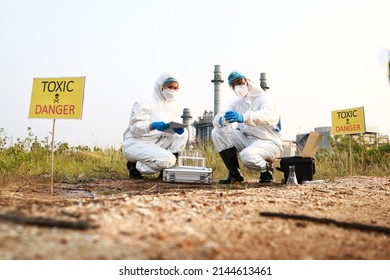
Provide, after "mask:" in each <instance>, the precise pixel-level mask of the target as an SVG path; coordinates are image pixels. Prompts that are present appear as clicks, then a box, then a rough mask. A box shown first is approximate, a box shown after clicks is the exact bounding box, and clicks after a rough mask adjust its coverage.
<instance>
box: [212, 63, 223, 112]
mask: <svg viewBox="0 0 390 280" xmlns="http://www.w3.org/2000/svg"><path fill="white" fill-rule="evenodd" d="M211 82H212V83H214V116H215V115H216V114H218V113H219V110H220V105H221V84H222V83H223V80H222V72H221V65H214V80H211Z"/></svg>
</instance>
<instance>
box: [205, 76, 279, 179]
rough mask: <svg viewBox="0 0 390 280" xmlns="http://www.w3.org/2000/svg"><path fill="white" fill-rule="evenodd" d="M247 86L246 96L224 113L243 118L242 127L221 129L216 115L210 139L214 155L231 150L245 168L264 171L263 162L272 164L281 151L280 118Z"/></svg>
mask: <svg viewBox="0 0 390 280" xmlns="http://www.w3.org/2000/svg"><path fill="white" fill-rule="evenodd" d="M246 80H247V82H248V88H249V91H248V94H247V95H246V96H245V97H239V98H238V99H236V100H235V101H233V102H232V103H231V104H230V105H229V106H228V107H227V108H226V111H225V112H227V111H236V112H238V113H241V114H242V115H243V120H244V121H243V123H232V124H228V125H227V126H221V124H220V123H219V122H220V121H219V120H220V118H221V117H222V118H223V116H224V114H225V112H220V113H218V114H217V115H216V116H215V118H214V120H213V126H214V129H213V131H212V139H213V142H214V145H215V148H216V149H217V151H218V152H221V151H224V150H227V149H229V148H232V147H235V148H236V149H237V151H238V152H239V157H240V159H241V161H242V163H243V165H245V166H246V167H248V168H250V169H254V170H258V171H260V172H265V171H267V161H269V162H273V161H275V160H276V158H277V157H279V156H280V155H281V153H282V151H283V147H282V137H281V134H280V132H279V131H278V128H277V125H278V124H279V122H280V115H279V111H278V109H277V107H276V106H275V104H274V102H273V101H272V98H271V96H270V95H269V94H266V93H265V91H264V90H263V89H262V88H260V87H259V86H257V85H256V84H255V83H254V82H253V81H252V80H250V79H248V78H246Z"/></svg>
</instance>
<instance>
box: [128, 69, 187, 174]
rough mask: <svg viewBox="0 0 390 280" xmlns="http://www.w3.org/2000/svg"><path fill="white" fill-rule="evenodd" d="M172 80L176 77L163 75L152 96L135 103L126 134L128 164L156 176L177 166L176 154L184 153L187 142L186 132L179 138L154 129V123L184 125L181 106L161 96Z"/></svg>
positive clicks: (171, 99)
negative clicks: (152, 125) (130, 163)
mask: <svg viewBox="0 0 390 280" xmlns="http://www.w3.org/2000/svg"><path fill="white" fill-rule="evenodd" d="M170 77H174V76H173V75H171V74H169V73H163V74H161V75H160V77H159V78H158V79H157V81H156V83H155V85H154V92H153V94H152V96H150V97H145V98H142V99H140V100H139V101H136V102H135V103H134V105H133V108H132V110H131V114H130V119H129V126H128V127H127V129H126V130H125V132H124V133H123V145H122V151H123V155H124V156H125V158H126V159H127V160H128V161H131V162H137V164H136V168H137V169H138V170H139V171H140V172H142V173H157V172H159V171H161V170H162V169H165V168H169V167H172V166H174V165H175V163H176V156H175V155H174V153H181V152H182V151H183V149H184V147H185V145H186V143H187V140H188V131H187V129H184V132H183V133H182V134H180V135H179V134H177V133H168V132H164V131H159V130H157V129H155V130H151V123H153V122H157V121H163V122H166V123H169V122H170V121H174V122H181V118H180V115H181V111H180V105H179V103H178V102H177V101H176V100H175V98H174V97H173V98H172V97H171V98H166V97H164V95H163V94H162V88H163V83H164V81H165V80H166V79H168V78H170ZM178 94H179V93H178Z"/></svg>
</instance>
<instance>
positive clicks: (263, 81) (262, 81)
mask: <svg viewBox="0 0 390 280" xmlns="http://www.w3.org/2000/svg"><path fill="white" fill-rule="evenodd" d="M260 87H261V88H262V89H263V90H264V91H267V90H268V89H269V86H268V84H267V74H266V73H260Z"/></svg>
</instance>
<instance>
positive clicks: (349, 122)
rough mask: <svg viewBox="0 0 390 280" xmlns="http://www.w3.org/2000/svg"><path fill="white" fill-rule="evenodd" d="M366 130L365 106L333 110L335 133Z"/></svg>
mask: <svg viewBox="0 0 390 280" xmlns="http://www.w3.org/2000/svg"><path fill="white" fill-rule="evenodd" d="M365 132H366V124H365V119H364V107H358V108H351V109H344V110H338V111H332V133H333V135H342V134H358V133H365Z"/></svg>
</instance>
